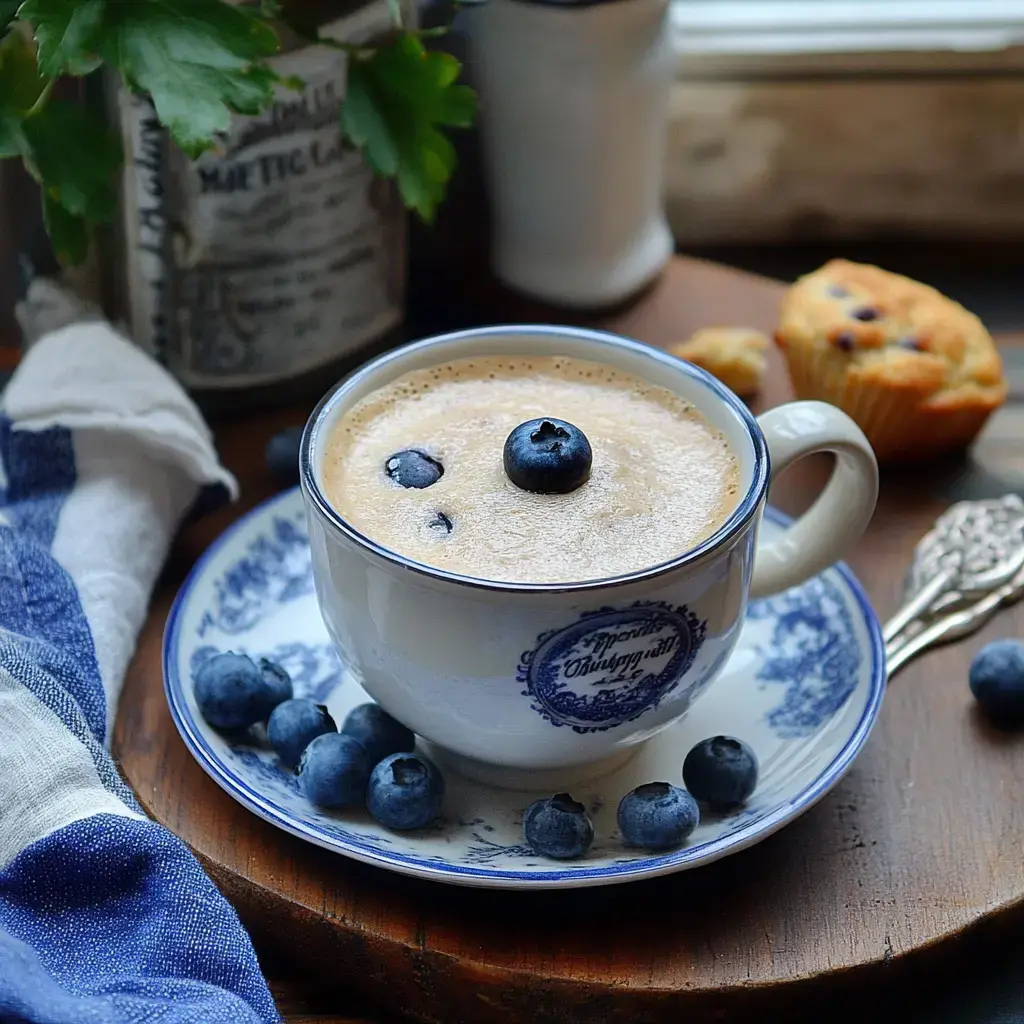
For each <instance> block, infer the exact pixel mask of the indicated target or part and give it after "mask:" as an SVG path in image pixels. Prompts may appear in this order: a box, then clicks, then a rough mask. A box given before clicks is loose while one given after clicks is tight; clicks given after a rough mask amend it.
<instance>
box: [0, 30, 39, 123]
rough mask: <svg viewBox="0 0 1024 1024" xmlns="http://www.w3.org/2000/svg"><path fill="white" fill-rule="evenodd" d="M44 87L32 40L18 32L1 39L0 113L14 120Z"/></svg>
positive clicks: (29, 105) (29, 107)
mask: <svg viewBox="0 0 1024 1024" xmlns="http://www.w3.org/2000/svg"><path fill="white" fill-rule="evenodd" d="M45 86H46V81H45V80H44V79H43V78H42V77H41V76H40V74H39V70H38V68H37V67H36V54H35V49H34V47H33V46H32V41H31V40H30V39H29V38H28V37H27V36H26V35H25V34H24V33H22V32H18V31H15V32H11V33H9V34H8V35H6V36H4V38H3V40H0V111H6V112H7V114H8V116H11V117H14V116H20V115H21V114H23V113H24V112H25V111H28V110H31V109H32V106H33V105H34V104H35V102H36V100H38V99H39V97H40V96H41V95H42V92H43V89H44V88H45Z"/></svg>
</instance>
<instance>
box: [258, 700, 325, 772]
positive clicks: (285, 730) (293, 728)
mask: <svg viewBox="0 0 1024 1024" xmlns="http://www.w3.org/2000/svg"><path fill="white" fill-rule="evenodd" d="M337 731H338V727H337V726H336V725H335V724H334V719H333V718H331V716H330V714H329V713H328V711H327V708H325V707H324V706H323V704H314V703H313V701H311V700H304V699H303V698H301V697H296V698H294V699H292V700H286V701H285V702H284V703H283V704H278V705H277V707H276V708H274V710H273V712H272V713H271V715H270V721H269V722H267V739H269V740H270V745H271V747H273V748H274V752H275V753H276V754H277V756H278V757H279V758H281V760H282V761H283V762H284V763H285V764H286V765H288V767H289V768H294V767H295V766H296V765H297V764H298V763H299V758H301V757H302V752H303V751H304V750H305V749H306V747H308V746H309V745H310V743H312V742H313V740H315V739H316V738H317V736H323V735H324V734H325V733H328V732H337Z"/></svg>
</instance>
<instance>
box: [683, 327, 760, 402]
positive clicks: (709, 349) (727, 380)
mask: <svg viewBox="0 0 1024 1024" xmlns="http://www.w3.org/2000/svg"><path fill="white" fill-rule="evenodd" d="M768 346H769V341H768V338H766V337H765V336H764V335H763V334H762V333H761V332H760V331H755V330H752V329H751V328H749V327H705V328H703V329H701V330H699V331H697V333H696V334H694V335H693V337H692V338H689V339H688V340H687V341H681V342H679V343H678V344H676V345H673V346H672V348H671V349H670V351H671V352H672V354H673V355H676V356H678V357H679V358H680V359H685V360H686V361H687V362H690V363H693V364H694V365H695V366H699V367H701V368H702V369H704V370H707V371H708V373H710V374H711V375H712V376H713V377H717V378H718V379H719V380H720V381H721V382H722V383H723V384H724V385H725V386H726V387H727V388H731V389H732V390H733V391H735V392H736V394H737V395H739V396H740V397H741V398H750V397H751V396H753V395H756V394H757V392H758V391H760V390H761V381H762V380H763V378H764V371H765V368H766V367H767V365H768V357H767V355H766V353H767V351H768Z"/></svg>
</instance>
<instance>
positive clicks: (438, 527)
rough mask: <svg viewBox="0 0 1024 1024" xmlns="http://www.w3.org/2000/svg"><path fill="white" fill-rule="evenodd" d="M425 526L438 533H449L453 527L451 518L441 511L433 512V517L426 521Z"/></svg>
mask: <svg viewBox="0 0 1024 1024" xmlns="http://www.w3.org/2000/svg"><path fill="white" fill-rule="evenodd" d="M427 526H428V527H430V529H431V530H435V531H436V532H437V533H439V534H449V533H451V532H452V530H453V529H454V526H453V524H452V521H451V519H450V518H449V517H448V516H446V515H445V514H444V513H443V512H435V513H434V518H433V519H431V520H430V522H429V523H427Z"/></svg>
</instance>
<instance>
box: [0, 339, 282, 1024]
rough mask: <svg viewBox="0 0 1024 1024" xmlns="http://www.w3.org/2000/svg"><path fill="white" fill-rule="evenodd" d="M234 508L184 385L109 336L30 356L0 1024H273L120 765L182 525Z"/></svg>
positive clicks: (18, 463) (195, 877)
mask: <svg viewBox="0 0 1024 1024" xmlns="http://www.w3.org/2000/svg"><path fill="white" fill-rule="evenodd" d="M208 486H218V487H222V488H226V489H227V490H228V491H229V492H233V491H234V488H235V484H234V481H233V480H232V478H231V477H230V476H229V475H228V474H227V473H226V472H225V471H224V470H223V469H222V468H221V466H220V465H219V464H218V462H217V458H216V454H215V452H214V449H213V446H212V443H211V438H210V434H209V430H208V429H207V427H206V425H205V423H204V422H203V420H202V418H201V417H200V415H199V413H198V412H197V410H196V409H195V407H194V406H193V405H192V403H191V402H190V401H189V400H188V398H187V397H186V396H185V394H184V393H183V392H182V391H181V389H180V388H179V387H178V386H177V385H176V384H175V383H174V382H173V381H172V380H171V378H170V377H169V376H168V375H167V374H166V373H165V372H164V371H163V370H162V369H161V368H159V367H158V366H157V365H156V364H155V363H153V362H152V361H151V360H150V359H149V358H148V357H146V356H145V355H143V354H142V353H140V352H139V351H138V350H137V349H136V348H135V347H134V346H132V345H130V344H129V343H127V342H126V341H124V340H123V339H121V338H120V337H118V336H117V335H116V334H115V333H114V332H113V331H112V330H111V329H110V328H109V327H108V326H107V325H105V324H103V323H92V324H79V325H77V326H74V327H68V328H65V329H62V330H58V331H56V332H53V333H50V334H49V335H47V336H46V337H45V338H43V339H42V340H41V341H39V342H38V343H37V344H35V345H34V346H33V347H32V349H31V350H30V351H29V353H28V354H27V355H26V357H25V359H24V360H23V362H22V365H21V367H20V368H19V370H18V372H17V373H16V374H15V376H14V379H13V380H12V381H11V383H10V384H9V385H8V387H7V389H6V391H5V393H4V398H3V410H2V415H0V1021H4V1022H8V1021H18V1022H31V1024H115V1022H116V1024H128V1022H132V1024H134V1022H141V1021H146V1022H157V1021H158V1022H160V1024H179V1022H180V1024H185V1022H188V1024H220V1022H223V1024H248V1022H254V1024H255V1022H270V1021H277V1020H278V1015H277V1012H276V1010H275V1008H274V1005H273V1002H272V1000H271V998H270V994H269V992H268V991H267V987H266V984H265V982H264V980H263V978H262V976H261V974H260V970H259V966H258V964H257V961H256V956H255V954H254V952H253V949H252V946H251V944H250V942H249V939H248V937H247V936H246V934H245V931H244V930H243V928H242V926H241V924H240V923H239V921H238V918H237V917H236V915H235V913H234V911H233V910H232V909H231V907H230V906H229V905H228V904H227V902H226V901H225V900H224V899H223V897H222V896H221V895H220V894H219V893H218V892H217V890H216V889H215V888H214V886H213V884H212V883H211V882H210V880H209V879H208V878H207V877H206V876H205V875H204V874H203V872H202V870H201V869H200V867H199V865H198V863H197V862H196V860H195V859H194V858H193V857H192V855H191V854H190V853H189V851H188V850H187V849H186V847H185V846H184V844H183V843H182V842H181V841H180V840H178V839H177V838H175V837H174V836H173V835H171V834H170V833H169V832H168V831H166V830H165V829H164V828H162V827H161V826H159V825H157V824H156V823H154V822H152V821H150V820H148V819H147V818H146V817H145V815H144V814H143V813H142V811H141V810H140V808H139V807H138V805H137V804H136V802H135V800H134V798H133V796H132V794H131V792H130V790H129V789H128V787H127V786H126V785H125V784H124V782H123V781H122V780H121V778H120V777H119V775H118V772H117V769H116V767H115V765H114V762H113V761H112V759H111V757H110V755H109V753H108V751H107V744H108V742H109V737H110V731H111V724H112V722H113V718H114V713H115V711H116V707H117V700H118V695H119V693H120V688H121V683H122V680H123V677H124V672H125V669H126V667H127V664H128V660H129V658H130V657H131V653H132V649H133V647H134V644H135V639H136V636H137V633H138V630H139V628H140V627H141V625H142V621H143V618H144V616H145V613H146V605H147V603H148V600H149V596H150V592H151V590H152V587H153V584H154V582H155V581H156V578H157V575H158V573H159V571H160V568H161V565H162V563H163V560H164V558H165V556H166V553H167V548H168V545H169V543H170V541H171V538H172V536H173V534H174V532H175V530H176V529H177V526H178V524H179V522H180V521H181V519H182V517H183V516H184V515H185V514H186V512H187V511H188V510H189V509H190V507H191V506H192V505H193V503H194V501H195V499H196V497H197V495H198V494H199V492H200V490H201V488H203V487H208Z"/></svg>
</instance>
